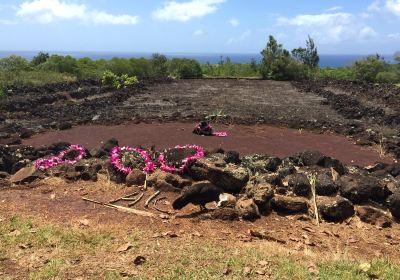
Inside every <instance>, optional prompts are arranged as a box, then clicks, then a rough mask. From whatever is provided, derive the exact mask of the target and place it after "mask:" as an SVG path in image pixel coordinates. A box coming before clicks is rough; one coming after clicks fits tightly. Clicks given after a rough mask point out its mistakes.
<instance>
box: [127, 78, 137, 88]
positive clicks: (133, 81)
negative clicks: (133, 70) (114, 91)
mask: <svg viewBox="0 0 400 280" xmlns="http://www.w3.org/2000/svg"><path fill="white" fill-rule="evenodd" d="M138 83H139V80H138V78H137V77H136V76H132V77H127V78H126V79H125V81H124V86H125V87H129V86H134V85H137V84H138Z"/></svg>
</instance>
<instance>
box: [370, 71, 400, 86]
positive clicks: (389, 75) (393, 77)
mask: <svg viewBox="0 0 400 280" xmlns="http://www.w3.org/2000/svg"><path fill="white" fill-rule="evenodd" d="M376 81H377V82H378V83H388V84H394V83H396V82H399V81H400V77H399V75H398V74H396V73H395V72H379V73H378V74H377V75H376Z"/></svg>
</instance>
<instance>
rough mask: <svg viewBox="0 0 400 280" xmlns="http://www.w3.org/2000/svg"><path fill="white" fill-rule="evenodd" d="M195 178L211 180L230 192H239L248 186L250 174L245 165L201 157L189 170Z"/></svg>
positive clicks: (190, 174)
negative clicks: (225, 163)
mask: <svg viewBox="0 0 400 280" xmlns="http://www.w3.org/2000/svg"><path fill="white" fill-rule="evenodd" d="M188 173H189V176H190V177H191V178H193V179H194V180H209V181H210V182H212V183H213V184H214V185H216V186H217V187H219V188H221V189H223V190H224V191H225V192H228V193H239V192H241V191H242V189H243V188H244V187H245V186H246V184H247V181H248V180H249V174H248V173H247V170H246V169H245V168H243V167H238V166H236V165H233V164H227V165H226V166H224V165H222V164H221V165H220V164H219V160H215V159H210V158H208V159H201V160H198V161H197V162H195V163H194V164H193V165H192V166H191V167H190V169H189V171H188Z"/></svg>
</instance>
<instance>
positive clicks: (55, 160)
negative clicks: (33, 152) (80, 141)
mask: <svg viewBox="0 0 400 280" xmlns="http://www.w3.org/2000/svg"><path fill="white" fill-rule="evenodd" d="M73 150H76V151H78V152H79V154H78V156H77V157H76V158H74V159H73V160H67V159H64V157H65V155H66V154H67V153H69V152H71V151H73ZM85 156H86V151H85V148H84V147H83V146H81V145H71V146H70V147H69V148H68V149H66V150H64V151H62V152H60V154H59V155H58V156H52V157H49V158H44V159H38V160H35V161H34V162H33V164H34V165H35V166H36V168H37V169H39V170H42V171H45V170H47V169H49V168H52V167H54V166H57V165H60V164H65V163H66V164H71V165H73V164H75V163H77V162H78V161H79V160H81V159H82V158H84V157H85Z"/></svg>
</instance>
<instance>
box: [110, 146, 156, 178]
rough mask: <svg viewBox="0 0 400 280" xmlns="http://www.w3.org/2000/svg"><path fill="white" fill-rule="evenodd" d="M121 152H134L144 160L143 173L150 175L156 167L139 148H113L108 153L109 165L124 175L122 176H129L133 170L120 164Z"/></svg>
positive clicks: (148, 156)
mask: <svg viewBox="0 0 400 280" xmlns="http://www.w3.org/2000/svg"><path fill="white" fill-rule="evenodd" d="M122 152H135V153H138V154H139V155H140V156H141V157H142V158H143V160H144V163H145V166H144V168H143V169H142V171H143V172H145V173H150V172H152V171H153V170H154V169H155V167H156V165H155V164H154V162H153V161H152V160H151V157H150V155H149V154H148V153H147V152H146V151H145V150H143V149H140V148H132V147H128V146H125V147H114V148H113V149H112V150H111V153H110V161H111V164H112V165H113V166H114V167H115V168H116V169H117V170H118V171H120V172H122V173H124V174H129V173H130V172H131V171H132V170H133V168H131V167H128V166H125V165H123V164H122V162H121V153H122Z"/></svg>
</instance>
